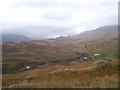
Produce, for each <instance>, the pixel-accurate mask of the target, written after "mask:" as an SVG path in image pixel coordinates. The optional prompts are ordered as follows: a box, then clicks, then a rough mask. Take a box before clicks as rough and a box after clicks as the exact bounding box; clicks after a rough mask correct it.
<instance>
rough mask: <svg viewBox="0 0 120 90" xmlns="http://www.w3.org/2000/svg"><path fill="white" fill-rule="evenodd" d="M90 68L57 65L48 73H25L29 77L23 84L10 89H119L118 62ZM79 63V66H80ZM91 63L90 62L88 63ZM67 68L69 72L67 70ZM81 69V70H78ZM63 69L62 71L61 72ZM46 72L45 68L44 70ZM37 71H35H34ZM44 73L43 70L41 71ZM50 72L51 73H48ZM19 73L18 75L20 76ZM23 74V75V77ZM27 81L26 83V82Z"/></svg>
mask: <svg viewBox="0 0 120 90" xmlns="http://www.w3.org/2000/svg"><path fill="white" fill-rule="evenodd" d="M95 62H97V61H93V62H92V63H91V64H89V65H88V66H86V65H85V63H84V62H83V64H84V65H83V67H79V65H82V64H81V63H79V62H76V64H75V62H74V63H71V64H70V65H69V66H66V65H62V66H60V65H58V67H59V70H58V67H57V65H56V66H51V67H48V68H47V67H46V73H44V74H43V73H41V72H40V70H39V69H37V70H36V72H38V73H39V74H38V73H37V74H32V75H31V74H30V73H35V72H32V71H29V72H26V73H23V74H24V75H25V74H26V75H28V76H27V78H25V79H24V80H23V81H22V82H19V83H14V84H11V85H9V86H8V87H10V88H117V87H118V64H117V61H116V60H115V61H113V62H112V63H106V64H103V65H100V66H98V67H93V66H92V65H93V64H94V63H95ZM78 63H79V65H78ZM87 63H89V61H88V62H87ZM71 66H72V67H71ZM66 67H67V70H66ZM78 67H79V68H78ZM60 69H61V70H60ZM43 70H45V68H44V69H43ZM34 71H35V70H34ZM41 71H42V70H41ZM47 71H49V72H47ZM20 74H21V73H19V74H18V75H20ZM23 74H21V75H23ZM25 80H26V82H25Z"/></svg>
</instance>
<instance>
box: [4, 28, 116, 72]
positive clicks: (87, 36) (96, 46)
mask: <svg viewBox="0 0 120 90" xmlns="http://www.w3.org/2000/svg"><path fill="white" fill-rule="evenodd" d="M117 44H118V31H117V26H105V27H101V28H98V29H96V30H92V31H86V32H83V33H81V34H79V35H75V36H68V37H58V38H56V39H46V40H33V41H25V42H15V43H13V42H10V43H4V44H3V73H11V72H19V69H21V68H22V67H25V66H26V65H30V66H31V67H32V68H37V67H38V66H40V65H48V64H56V63H60V62H69V61H74V60H76V58H77V57H78V56H79V54H78V53H84V52H86V53H88V54H90V55H92V54H94V53H100V54H102V56H103V57H112V58H117V50H118V45H117ZM85 45H87V48H85ZM74 51H75V52H77V53H75V52H74Z"/></svg>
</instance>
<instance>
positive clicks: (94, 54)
mask: <svg viewBox="0 0 120 90" xmlns="http://www.w3.org/2000/svg"><path fill="white" fill-rule="evenodd" d="M100 55H101V54H93V56H100Z"/></svg>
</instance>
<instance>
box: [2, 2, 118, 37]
mask: <svg viewBox="0 0 120 90" xmlns="http://www.w3.org/2000/svg"><path fill="white" fill-rule="evenodd" d="M118 1H119V0H1V1H0V28H1V29H2V32H3V33H14V34H23V35H27V36H29V37H40V38H51V37H58V36H61V35H75V34H79V33H81V32H83V31H85V30H92V29H95V28H98V27H101V26H105V25H117V22H118Z"/></svg>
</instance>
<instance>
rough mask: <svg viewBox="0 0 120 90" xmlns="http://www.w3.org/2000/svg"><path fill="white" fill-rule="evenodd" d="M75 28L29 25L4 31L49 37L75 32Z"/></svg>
mask: <svg viewBox="0 0 120 90" xmlns="http://www.w3.org/2000/svg"><path fill="white" fill-rule="evenodd" d="M74 28H75V27H55V26H53V27H52V26H27V27H16V28H15V27H14V28H9V29H7V30H6V29H3V33H12V34H22V35H26V36H29V37H32V38H49V37H51V36H53V37H54V36H59V35H72V34H74ZM5 31H7V32H5ZM9 31H10V32H9Z"/></svg>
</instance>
